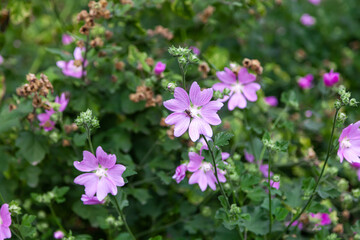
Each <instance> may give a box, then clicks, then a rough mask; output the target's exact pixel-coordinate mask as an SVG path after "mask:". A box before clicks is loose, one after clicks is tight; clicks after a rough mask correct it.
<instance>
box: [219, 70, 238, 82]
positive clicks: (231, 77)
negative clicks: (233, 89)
mask: <svg viewBox="0 0 360 240" xmlns="http://www.w3.org/2000/svg"><path fill="white" fill-rule="evenodd" d="M216 76H217V77H218V79H219V80H220V81H222V82H223V83H227V84H233V83H235V82H236V75H235V74H234V73H233V72H232V71H231V70H230V69H229V68H225V69H224V71H220V72H216Z"/></svg>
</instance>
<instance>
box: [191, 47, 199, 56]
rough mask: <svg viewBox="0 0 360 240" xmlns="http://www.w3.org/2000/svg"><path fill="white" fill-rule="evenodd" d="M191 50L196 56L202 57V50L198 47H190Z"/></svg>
mask: <svg viewBox="0 0 360 240" xmlns="http://www.w3.org/2000/svg"><path fill="white" fill-rule="evenodd" d="M189 49H191V50H192V51H193V53H194V54H195V55H200V49H198V48H197V47H195V46H190V47H189Z"/></svg>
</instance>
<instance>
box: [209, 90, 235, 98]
mask: <svg viewBox="0 0 360 240" xmlns="http://www.w3.org/2000/svg"><path fill="white" fill-rule="evenodd" d="M230 92H231V90H230V89H228V88H224V90H223V91H222V92H221V91H215V92H214V96H213V97H214V99H215V100H217V99H223V98H224V97H225V96H227V95H229V94H230Z"/></svg>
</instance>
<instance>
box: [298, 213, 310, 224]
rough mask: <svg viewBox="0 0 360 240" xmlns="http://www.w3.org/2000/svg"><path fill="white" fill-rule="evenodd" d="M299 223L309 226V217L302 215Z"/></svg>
mask: <svg viewBox="0 0 360 240" xmlns="http://www.w3.org/2000/svg"><path fill="white" fill-rule="evenodd" d="M299 221H300V222H302V223H303V224H308V223H309V217H308V215H307V214H306V213H303V214H301V216H300V219H299Z"/></svg>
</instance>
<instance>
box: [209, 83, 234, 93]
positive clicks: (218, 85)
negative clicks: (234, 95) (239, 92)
mask: <svg viewBox="0 0 360 240" xmlns="http://www.w3.org/2000/svg"><path fill="white" fill-rule="evenodd" d="M212 88H213V89H214V90H215V91H221V92H222V91H224V89H225V88H228V89H230V88H231V85H230V84H226V83H221V82H220V83H215V84H214V85H213V86H212Z"/></svg>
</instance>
